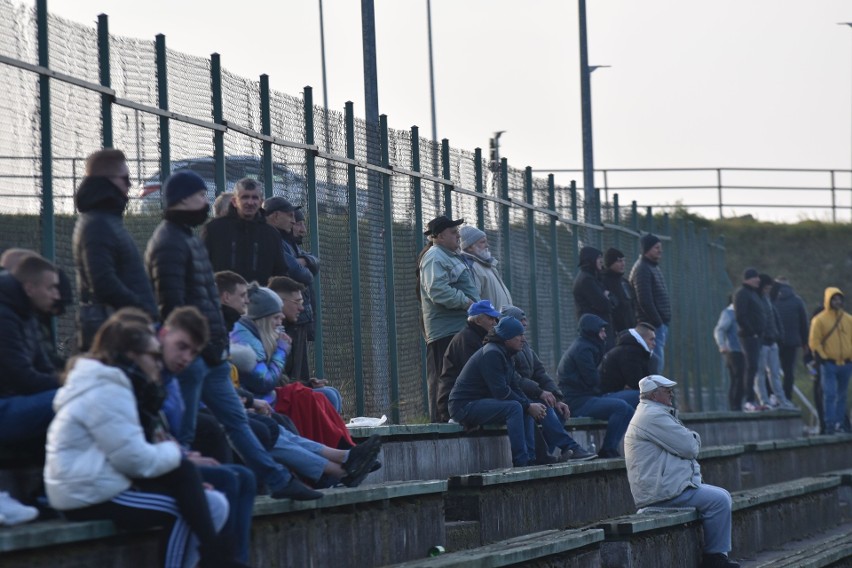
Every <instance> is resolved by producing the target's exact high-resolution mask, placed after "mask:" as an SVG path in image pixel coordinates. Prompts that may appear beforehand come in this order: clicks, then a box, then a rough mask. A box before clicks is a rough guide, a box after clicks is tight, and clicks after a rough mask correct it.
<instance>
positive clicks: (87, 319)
mask: <svg viewBox="0 0 852 568" xmlns="http://www.w3.org/2000/svg"><path fill="white" fill-rule="evenodd" d="M130 186H131V184H130V168H129V167H128V165H127V159H126V158H125V157H124V153H123V152H122V151H121V150H114V149H106V150H100V151H98V152H95V153H94V154H92V155H90V156H89V157H88V158H86V177H84V178H83V181H82V183H81V184H80V187H78V188H77V193H76V194H75V195H74V203H75V205H76V206H77V211H79V212H80V216H79V217H78V218H77V222H76V224H75V225H74V234H73V236H72V244H71V249H72V251H73V253H74V267H75V268H76V269H77V289H78V290H79V291H80V312H79V318H78V340H77V345H78V347H79V349H80V351H86V350H87V349H88V348H89V344H91V342H92V337H94V335H95V332H96V331H97V330H98V328H99V327H100V326H101V324H102V323H103V322H104V321H106V319H107V317H109V315H110V314H111V313H112V312H113V311H115V310H118V309H120V308H124V307H135V308H140V309H142V310H143V311H144V312H145V313H147V314H148V315H150V316H151V317H152V318H154V319H156V318H157V305H156V303H155V302H154V292H153V291H152V290H151V281H150V280H148V278H147V277H146V275H145V265H144V264H143V263H142V257H141V256H140V255H139V250H138V249H137V247H136V243H135V242H134V241H133V237H131V236H130V233H129V232H128V231H127V229H126V228H125V227H124V222H123V220H122V215H123V214H124V210H125V208H126V207H127V202H128V197H127V194H128V192H129V191H130Z"/></svg>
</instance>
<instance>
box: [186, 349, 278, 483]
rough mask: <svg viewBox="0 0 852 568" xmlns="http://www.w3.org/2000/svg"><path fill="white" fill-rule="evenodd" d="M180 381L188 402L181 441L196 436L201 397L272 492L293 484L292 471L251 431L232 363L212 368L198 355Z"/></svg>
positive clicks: (246, 461)
mask: <svg viewBox="0 0 852 568" xmlns="http://www.w3.org/2000/svg"><path fill="white" fill-rule="evenodd" d="M178 383H179V384H180V391H181V394H182V395H183V401H184V404H185V405H186V412H184V415H183V422H182V423H181V430H180V434H179V435H178V441H180V443H181V444H183V445H185V446H189V445H190V444H191V443H192V440H193V438H194V437H195V420H196V417H197V415H198V403H199V399H200V400H201V401H203V402H204V404H205V406H207V408H208V409H209V410H210V412H211V413H212V414H213V416H215V417H216V420H218V421H219V423H220V424H222V427H223V428H224V429H225V434H226V435H227V436H228V441H229V442H230V443H231V446H232V447H233V448H234V450H235V451H236V452H237V453H238V454H239V455H240V457H241V458H242V460H243V462H244V463H245V464H246V465H247V466H248V467H249V469H251V470H252V471H253V472H254V474H255V475H256V476H257V477H258V479H259V480H260V481H262V482H264V483H265V484H266V486H267V487H268V488H269V489H270V490H272V491H275V490H278V489H281V488H282V487H284V486H285V485H287V484H288V483H290V479H291V478H292V476H291V475H290V472H289V471H287V469H286V468H284V466H282V465H281V464H278V463H276V462H275V460H274V459H272V456H270V455H269V453H268V452H266V450H264V449H263V446H261V445H260V442H258V441H257V438H256V437H255V435H254V434H253V433H252V431H251V428H250V427H249V423H248V418H247V417H246V411H245V409H244V408H243V405H242V403H241V402H240V398H239V397H238V396H237V391H236V390H235V389H234V384H233V383H232V382H231V369H230V363H228V362H227V361H226V362H222V363H219V364H218V365H215V366H213V367H210V366H208V365H207V363H206V362H205V361H204V359H202V358H201V357H197V358H196V359H195V361H193V362H192V363H191V364H190V365H189V366H188V367H187V368H186V369H184V371H183V372H182V373H181V374H180V375H178Z"/></svg>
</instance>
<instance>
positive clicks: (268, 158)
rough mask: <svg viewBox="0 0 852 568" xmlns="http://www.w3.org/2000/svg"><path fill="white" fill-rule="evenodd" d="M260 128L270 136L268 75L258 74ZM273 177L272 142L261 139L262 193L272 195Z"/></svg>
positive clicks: (270, 118) (270, 115) (267, 195)
mask: <svg viewBox="0 0 852 568" xmlns="http://www.w3.org/2000/svg"><path fill="white" fill-rule="evenodd" d="M260 130H261V132H262V133H263V134H265V135H267V136H272V113H271V111H270V104H269V75H267V74H266V73H264V74H263V75H261V76H260ZM274 179H275V178H274V177H273V176H272V142H267V141H266V140H264V141H263V195H264V196H265V197H267V198H269V197H272V186H273V183H274V181H273V180H274Z"/></svg>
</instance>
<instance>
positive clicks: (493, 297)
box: [460, 225, 512, 310]
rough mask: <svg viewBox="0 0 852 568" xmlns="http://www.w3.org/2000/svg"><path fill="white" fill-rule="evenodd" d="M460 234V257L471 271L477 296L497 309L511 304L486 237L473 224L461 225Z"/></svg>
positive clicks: (510, 296) (510, 295)
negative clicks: (477, 292) (477, 291)
mask: <svg viewBox="0 0 852 568" xmlns="http://www.w3.org/2000/svg"><path fill="white" fill-rule="evenodd" d="M460 236H461V250H462V257H463V258H464V259H465V261H466V262H467V264H468V266H469V267H470V269H471V270H472V271H473V277H474V279H475V280H476V287H477V289H478V290H479V297H480V298H483V299H486V300H489V301H490V302H491V304H492V305H493V306H494V307H495V308H497V309H498V310H499V309H501V308H502V307H503V306H511V305H512V294H510V293H509V289H508V288H506V285H505V284H503V279H502V278H500V273H498V272H497V259H496V258H494V257H493V256H491V251H490V250H489V249H488V237H486V236H485V233H484V232H482V231H480V230H479V229H477V228H476V227H474V226H473V225H465V226H464V227H462V228H461V231H460Z"/></svg>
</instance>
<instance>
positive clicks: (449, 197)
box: [441, 138, 453, 219]
mask: <svg viewBox="0 0 852 568" xmlns="http://www.w3.org/2000/svg"><path fill="white" fill-rule="evenodd" d="M441 162H442V164H443V167H442V168H441V171H442V174H443V176H444V179H445V180H449V179H450V141H449V140H447V139H446V138H444V139H442V140H441ZM444 213H445V214H446V216H447V217H449V218H450V219H452V218H453V188H452V187H450V186H449V185H446V184H444Z"/></svg>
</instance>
